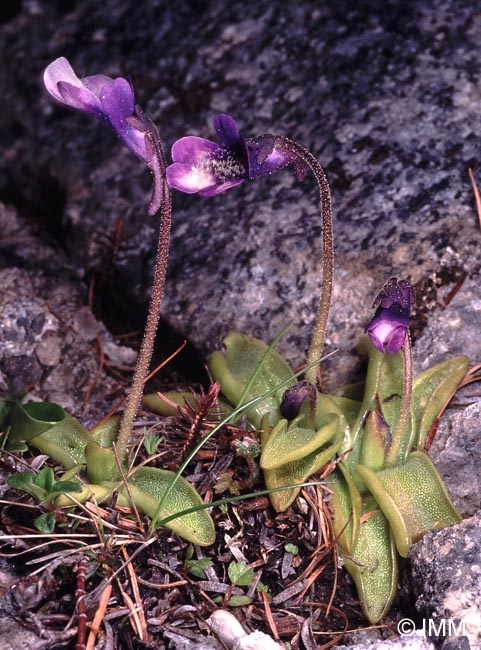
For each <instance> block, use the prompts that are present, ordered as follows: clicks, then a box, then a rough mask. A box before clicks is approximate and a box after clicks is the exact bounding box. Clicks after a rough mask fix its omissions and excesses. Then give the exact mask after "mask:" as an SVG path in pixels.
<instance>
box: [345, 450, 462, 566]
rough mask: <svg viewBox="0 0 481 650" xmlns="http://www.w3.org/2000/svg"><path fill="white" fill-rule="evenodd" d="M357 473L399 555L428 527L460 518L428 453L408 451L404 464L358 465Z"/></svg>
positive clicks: (405, 553) (447, 524) (437, 527)
mask: <svg viewBox="0 0 481 650" xmlns="http://www.w3.org/2000/svg"><path fill="white" fill-rule="evenodd" d="M357 473H358V474H359V476H360V477H361V480H362V481H363V482H364V484H365V485H366V486H367V488H368V489H369V491H370V492H371V493H372V494H373V496H374V497H375V499H376V501H377V503H378V504H379V507H380V508H381V510H382V511H383V513H384V515H385V516H386V518H387V519H388V521H389V523H390V525H391V528H392V531H393V535H394V539H395V541H396V546H397V549H398V552H399V554H400V555H401V556H402V557H407V555H408V552H409V549H410V548H411V546H412V544H414V542H417V541H418V540H419V539H421V537H422V536H423V535H424V533H426V532H427V531H428V530H437V529H439V528H446V527H447V526H451V525H452V524H455V523H458V522H459V521H461V516H460V514H459V513H458V512H457V510H456V509H455V507H454V506H453V504H452V503H451V500H450V499H449V496H448V494H447V492H446V488H445V487H444V484H443V482H442V480H441V477H440V476H439V474H438V471H437V470H436V468H435V467H434V464H433V463H432V461H431V460H430V459H429V458H428V456H427V455H426V454H425V453H423V452H420V451H415V452H412V453H411V454H409V456H408V459H407V461H406V463H405V464H404V465H400V466H399V467H391V468H388V469H384V470H381V471H380V472H373V471H372V470H370V469H368V468H367V467H363V466H362V465H359V466H358V468H357Z"/></svg>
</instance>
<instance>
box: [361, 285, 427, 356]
mask: <svg viewBox="0 0 481 650" xmlns="http://www.w3.org/2000/svg"><path fill="white" fill-rule="evenodd" d="M414 298H415V296H414V290H413V288H412V287H411V285H410V284H409V282H407V281H406V280H401V281H399V282H398V281H397V280H396V278H391V279H390V280H389V282H387V283H386V284H385V285H384V287H383V288H382V291H381V292H380V293H379V295H378V296H377V297H376V299H375V300H374V303H373V305H372V306H373V308H376V307H377V309H376V314H375V316H374V318H373V319H372V320H371V322H370V323H369V325H368V326H367V327H366V329H365V330H364V331H365V332H367V334H368V336H369V338H370V339H371V342H372V344H373V345H374V346H375V347H376V348H377V349H378V350H379V352H382V353H384V352H385V351H386V349H387V351H388V352H390V353H391V354H396V352H398V350H400V349H401V348H402V346H403V344H404V340H405V338H406V333H407V329H408V325H409V313H410V311H411V304H412V303H413V302H414Z"/></svg>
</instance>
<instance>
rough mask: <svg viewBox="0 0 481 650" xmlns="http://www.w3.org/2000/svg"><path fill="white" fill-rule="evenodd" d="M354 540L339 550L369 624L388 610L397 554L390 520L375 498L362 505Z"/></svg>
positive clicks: (395, 573)
mask: <svg viewBox="0 0 481 650" xmlns="http://www.w3.org/2000/svg"><path fill="white" fill-rule="evenodd" d="M361 516H362V521H361V526H360V529H359V537H358V539H357V543H356V545H355V547H354V549H353V550H352V552H351V553H349V554H348V553H342V556H343V558H344V564H345V567H346V569H347V570H348V571H349V573H350V575H351V577H352V579H353V580H354V583H355V585H356V588H357V593H358V596H359V600H360V602H361V605H362V609H363V611H364V614H365V615H366V617H367V618H368V620H369V621H370V623H371V624H372V625H375V624H376V623H377V622H378V621H380V620H381V619H382V618H383V617H384V616H385V615H386V614H387V612H388V611H389V608H390V607H391V604H392V601H393V599H394V596H395V595H396V589H397V577H398V566H397V553H396V546H395V544H394V542H393V539H392V536H391V532H390V527H389V522H388V520H387V519H386V517H385V516H384V514H383V513H382V512H381V511H380V510H379V508H378V505H377V503H376V501H375V500H374V499H373V498H368V499H367V500H366V502H365V503H364V504H363V508H362V514H361Z"/></svg>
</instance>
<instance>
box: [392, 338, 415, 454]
mask: <svg viewBox="0 0 481 650" xmlns="http://www.w3.org/2000/svg"><path fill="white" fill-rule="evenodd" d="M403 352H404V386H403V396H402V401H401V409H400V411H399V419H398V421H397V425H396V430H395V431H394V433H393V434H392V443H391V446H390V448H389V450H388V452H387V454H386V461H385V467H395V466H396V465H398V464H399V462H400V456H401V455H406V454H407V453H408V452H409V446H410V445H409V442H410V441H409V440H407V436H406V435H405V431H406V427H407V425H408V424H409V418H410V416H411V396H412V392H413V357H412V351H411V337H410V336H409V330H408V331H407V332H406V338H405V339H404V345H403ZM403 446H404V447H405V448H403Z"/></svg>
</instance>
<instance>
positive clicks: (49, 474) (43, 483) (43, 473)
mask: <svg viewBox="0 0 481 650" xmlns="http://www.w3.org/2000/svg"><path fill="white" fill-rule="evenodd" d="M33 482H34V483H35V485H38V487H39V488H42V489H43V490H45V492H46V493H47V494H48V493H49V492H51V490H52V488H53V486H54V484H55V474H54V473H53V469H52V468H51V467H43V468H42V469H41V470H40V471H39V473H38V474H36V475H35V478H34V479H33Z"/></svg>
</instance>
